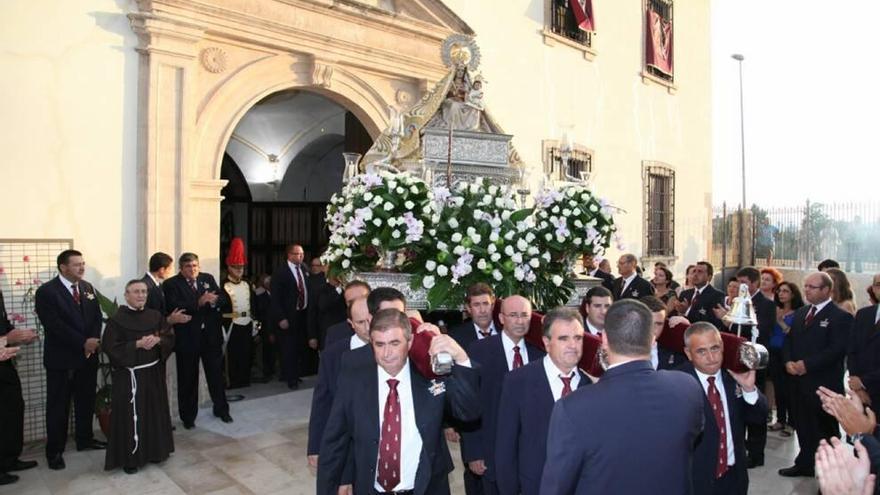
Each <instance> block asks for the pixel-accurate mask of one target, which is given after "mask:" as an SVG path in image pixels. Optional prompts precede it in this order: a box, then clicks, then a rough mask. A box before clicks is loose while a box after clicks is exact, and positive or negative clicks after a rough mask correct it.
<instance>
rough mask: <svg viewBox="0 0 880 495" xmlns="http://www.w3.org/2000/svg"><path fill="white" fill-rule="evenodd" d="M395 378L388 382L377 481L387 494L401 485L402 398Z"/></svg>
mask: <svg viewBox="0 0 880 495" xmlns="http://www.w3.org/2000/svg"><path fill="white" fill-rule="evenodd" d="M398 383H400V382H399V381H398V380H395V379H394V378H390V379H389V380H388V398H387V399H385V414H384V415H383V416H382V418H383V419H382V438H381V440H380V441H379V465H378V466H376V481H378V482H379V485H381V486H382V488H384V489H385V491H386V492H390V491H393V490H394V488H395V487H396V486H397V485H398V484H399V483H400V437H401V432H400V396H399V395H398V394H397V384H398Z"/></svg>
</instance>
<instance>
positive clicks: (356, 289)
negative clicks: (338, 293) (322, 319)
mask: <svg viewBox="0 0 880 495" xmlns="http://www.w3.org/2000/svg"><path fill="white" fill-rule="evenodd" d="M368 295H370V284H368V283H366V282H364V281H363V280H352V281H351V282H349V283H347V284H345V289H343V290H342V298H343V299H345V306H346V307H348V306H351V303H352V302H353V301H356V300H358V299H363V298H365V297H367V296H368ZM352 335H354V329H353V328H352V327H351V325H350V324H349V323H348V320H345V321H341V322H339V323H337V324H335V325H330V327H329V328H327V334H326V335H325V336H324V348H325V349H326V348H327V347H330V346H331V345H333V343H334V342H336V341H337V340H348V339H350V338H351V336H352Z"/></svg>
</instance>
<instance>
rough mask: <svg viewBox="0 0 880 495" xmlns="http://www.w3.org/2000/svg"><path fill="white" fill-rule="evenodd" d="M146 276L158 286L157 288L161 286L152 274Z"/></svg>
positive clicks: (148, 273)
mask: <svg viewBox="0 0 880 495" xmlns="http://www.w3.org/2000/svg"><path fill="white" fill-rule="evenodd" d="M147 276H148V277H150V278H151V279H152V280H153V283H154V284H156V285H159V286H161V285H162V282H160V281H159V279H158V278H156V277H154V276H153V274H152V273H150V272H147Z"/></svg>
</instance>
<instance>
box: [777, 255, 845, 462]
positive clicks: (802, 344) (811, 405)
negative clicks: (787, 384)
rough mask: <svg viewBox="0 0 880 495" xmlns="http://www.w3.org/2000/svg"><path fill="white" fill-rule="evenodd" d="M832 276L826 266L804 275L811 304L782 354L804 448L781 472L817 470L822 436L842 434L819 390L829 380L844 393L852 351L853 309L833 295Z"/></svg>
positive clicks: (828, 384) (795, 324)
mask: <svg viewBox="0 0 880 495" xmlns="http://www.w3.org/2000/svg"><path fill="white" fill-rule="evenodd" d="M832 286H833V282H832V280H831V277H830V276H829V275H828V274H827V273H824V272H818V273H813V274H811V275H809V276H807V278H806V279H804V297H805V299H806V300H807V302H808V303H809V304H807V305H805V306H803V307H802V308H800V309H798V310H797V311H796V312H795V313H794V321H793V322H792V324H791V330H789V333H788V338H787V339H785V346H784V347H783V348H782V359H783V362H784V363H785V371H786V372H787V373H788V374H789V375H791V377H792V380H791V384H792V385H791V389H792V391H793V392H792V395H793V398H794V399H793V405H794V408H795V410H796V411H797V414H796V415H795V417H794V429H795V431H797V437H798V445H799V446H800V453H798V456H797V458H795V460H794V466H792V467H789V468H785V469H780V470H779V474H780V475H781V476H813V474H814V470H813V462H814V459H815V457H816V449H817V448H818V446H819V440H821V439H823V438H825V439H827V438H830V437H839V436H840V426H839V425H838V423H837V420H836V419H835V418H834V416H831V415H830V414H828V413H826V412H825V411H823V410H822V403H821V402H820V400H819V397H818V396H817V395H816V390H817V389H818V388H819V387H820V386H824V387H826V388H828V389H830V390H832V391H834V392H837V393H843V360H844V357H845V356H846V349H847V343H848V342H849V331H850V326H852V321H853V317H852V315H851V314H849V313H847V312H846V311H844V310H842V309H840V308H839V307H838V306H837V305H836V304H834V302H832V301H831V289H832Z"/></svg>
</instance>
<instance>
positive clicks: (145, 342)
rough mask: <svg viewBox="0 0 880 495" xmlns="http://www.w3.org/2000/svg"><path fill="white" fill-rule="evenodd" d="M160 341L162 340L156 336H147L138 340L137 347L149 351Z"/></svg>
mask: <svg viewBox="0 0 880 495" xmlns="http://www.w3.org/2000/svg"><path fill="white" fill-rule="evenodd" d="M160 340H161V338H160V337H157V336H155V335H145V336H143V337H141V338H139V339H138V340H137V342H136V343H135V347H137V348H139V349H144V350H147V351H149V350H150V349H152V348H153V347H155V346H156V344H158V343H159V341H160Z"/></svg>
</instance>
